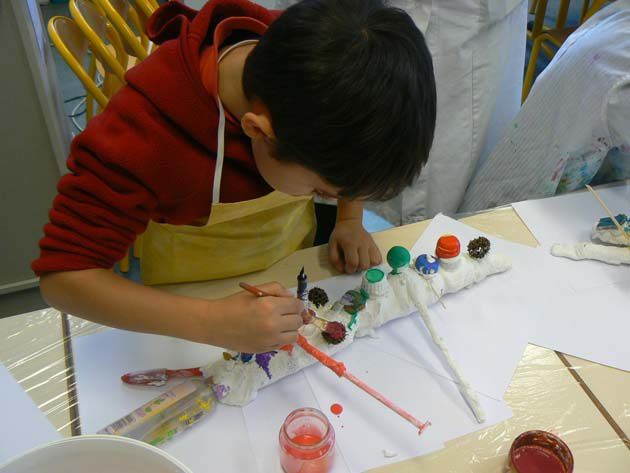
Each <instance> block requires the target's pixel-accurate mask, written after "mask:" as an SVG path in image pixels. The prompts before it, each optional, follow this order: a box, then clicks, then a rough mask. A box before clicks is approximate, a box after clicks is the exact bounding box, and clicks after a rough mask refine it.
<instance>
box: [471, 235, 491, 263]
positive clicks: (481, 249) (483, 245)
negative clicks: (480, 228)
mask: <svg viewBox="0 0 630 473" xmlns="http://www.w3.org/2000/svg"><path fill="white" fill-rule="evenodd" d="M489 251H490V240H488V239H487V238H486V237H482V236H480V237H479V238H475V239H474V240H470V243H468V254H469V255H470V257H471V258H475V259H481V258H483V257H484V256H486V255H487V254H488V252H489Z"/></svg>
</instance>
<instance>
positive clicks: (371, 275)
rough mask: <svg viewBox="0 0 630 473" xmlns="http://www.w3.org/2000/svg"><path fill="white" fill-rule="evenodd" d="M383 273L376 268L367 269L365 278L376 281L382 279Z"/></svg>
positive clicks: (368, 280)
mask: <svg viewBox="0 0 630 473" xmlns="http://www.w3.org/2000/svg"><path fill="white" fill-rule="evenodd" d="M384 277H385V273H384V272H383V271H381V270H380V269H378V268H372V269H368V270H367V271H366V273H365V279H367V282H369V283H372V284H374V283H377V282H380V281H382V280H383V278H384Z"/></svg>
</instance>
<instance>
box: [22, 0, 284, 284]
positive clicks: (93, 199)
mask: <svg viewBox="0 0 630 473" xmlns="http://www.w3.org/2000/svg"><path fill="white" fill-rule="evenodd" d="M277 16H278V12H271V11H269V10H266V9H265V8H263V7H260V6H258V5H256V4H253V3H251V2H249V1H246V0H213V1H210V2H208V3H207V4H206V5H205V7H203V9H202V10H201V11H199V12H197V11H196V10H192V9H190V8H188V7H186V6H184V5H182V4H180V3H177V2H170V3H167V4H165V5H163V6H162V7H161V8H160V9H158V10H157V11H156V12H155V14H154V15H153V16H152V17H151V19H150V20H149V22H148V25H147V33H148V35H149V37H150V38H151V39H152V40H153V41H154V42H155V43H157V44H160V45H161V46H160V47H159V48H158V49H157V50H156V51H155V52H154V53H153V54H151V55H150V56H149V57H148V58H147V59H146V60H145V61H143V62H142V63H141V64H140V65H138V66H137V67H135V68H133V69H131V70H130V71H129V72H128V73H127V75H126V79H127V85H126V86H125V87H123V88H122V89H121V90H120V91H119V92H118V93H117V94H116V95H115V96H114V97H113V98H112V99H111V101H110V102H109V104H108V106H107V107H106V108H105V110H104V111H103V112H102V113H100V114H99V115H97V116H96V117H94V118H93V119H92V120H91V121H90V122H89V124H88V126H87V127H86V129H85V131H84V132H83V133H81V134H80V135H79V136H77V137H76V138H75V139H74V141H73V142H72V147H71V151H70V156H69V158H68V168H69V169H70V171H71V172H70V173H69V174H66V175H65V176H63V177H62V178H61V179H60V181H59V184H58V186H57V190H58V194H57V196H56V198H55V200H54V202H53V207H52V210H51V211H50V222H49V223H48V224H46V226H45V227H44V234H45V235H44V237H43V238H42V240H41V241H40V243H39V246H40V249H41V253H40V257H39V258H38V259H37V260H35V261H34V262H33V264H32V268H33V270H34V271H35V273H36V274H37V275H42V274H45V273H49V272H53V271H69V270H81V269H88V268H111V267H112V266H113V265H114V264H115V263H116V262H117V261H119V260H120V259H121V258H122V257H123V256H124V254H125V252H126V251H127V249H128V248H129V246H130V245H131V243H132V242H133V241H134V239H135V238H136V236H137V235H138V234H140V233H142V232H143V231H144V230H145V228H146V226H147V224H148V222H149V220H154V221H157V222H160V223H171V224H176V225H177V224H180V225H181V224H189V223H191V222H193V221H194V220H196V219H199V218H207V217H208V215H209V214H210V203H211V199H212V182H213V177H214V165H215V159H216V147H217V126H218V121H219V111H218V107H217V103H216V96H217V71H218V67H217V51H218V49H219V47H220V46H221V45H223V44H225V43H229V42H231V40H232V39H233V38H235V37H239V36H243V35H244V34H245V35H248V36H249V37H251V36H252V34H253V35H254V36H261V35H262V34H264V32H265V31H266V29H267V26H268V25H269V24H270V23H271V22H272V21H273V20H274V19H275V18H276V17H277ZM202 52H203V54H202ZM202 58H203V59H202ZM202 65H203V70H204V77H203V78H202V74H201V68H202ZM225 135H226V136H225V144H226V145H225V162H224V167H223V176H222V185H221V202H237V201H241V200H248V199H253V198H256V197H260V196H262V195H264V194H266V193H268V192H269V191H270V190H271V189H270V188H269V186H268V185H267V184H266V183H265V182H264V181H263V179H262V177H261V176H260V175H259V173H258V171H257V169H256V166H255V163H254V160H253V156H252V152H251V144H250V141H249V139H248V138H247V137H246V136H245V135H244V134H243V132H242V130H241V127H240V125H239V123H238V121H236V120H234V119H233V118H232V117H230V116H229V115H228V117H227V121H226V131H225Z"/></svg>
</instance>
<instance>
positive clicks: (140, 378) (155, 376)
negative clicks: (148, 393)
mask: <svg viewBox="0 0 630 473" xmlns="http://www.w3.org/2000/svg"><path fill="white" fill-rule="evenodd" d="M201 377H203V373H202V372H201V369H200V368H182V369H176V370H169V369H167V368H157V369H153V370H145V371H133V372H131V373H125V374H123V375H122V376H121V377H120V379H122V380H123V382H124V383H126V384H134V385H143V386H164V385H165V384H166V383H167V382H168V381H170V380H172V379H175V378H201Z"/></svg>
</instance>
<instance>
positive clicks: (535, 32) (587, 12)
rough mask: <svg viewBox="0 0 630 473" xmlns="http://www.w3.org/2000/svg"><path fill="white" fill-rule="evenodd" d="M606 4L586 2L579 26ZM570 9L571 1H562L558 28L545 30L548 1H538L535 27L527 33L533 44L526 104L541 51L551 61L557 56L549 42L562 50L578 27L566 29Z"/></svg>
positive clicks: (525, 86)
mask: <svg viewBox="0 0 630 473" xmlns="http://www.w3.org/2000/svg"><path fill="white" fill-rule="evenodd" d="M606 2H607V0H594V1H593V4H592V5H591V4H590V0H584V3H583V4H582V16H581V18H580V21H579V24H580V25H581V24H582V23H584V22H585V21H586V20H588V19H589V18H590V17H591V16H593V15H594V14H595V13H597V12H598V11H599V10H600V9H601V8H602V7H603V6H604V5H605V4H606ZM568 7H569V0H562V2H561V4H560V9H559V12H558V17H557V19H556V27H555V28H554V29H549V28H544V25H543V20H544V17H545V11H546V9H547V0H537V2H536V19H535V20H534V26H533V28H532V30H531V31H528V32H527V35H528V38H530V39H532V40H533V42H532V51H531V54H530V57H529V63H528V64H527V71H526V72H525V78H524V80H523V93H522V97H521V99H522V102H525V99H526V98H527V96H528V95H529V92H530V90H531V88H532V85H533V83H534V74H535V72H536V63H537V62H538V56H540V51H541V50H542V51H544V52H545V54H546V55H547V56H548V57H549V59H552V58H553V56H554V55H555V50H554V49H553V48H551V47H550V46H549V45H548V44H547V42H548V43H551V44H553V45H554V46H556V47H557V48H560V47H561V46H562V45H563V44H564V42H565V41H566V40H567V38H568V37H569V36H570V35H571V33H573V32H574V31H575V30H576V29H577V26H573V27H565V24H566V18H567V11H568Z"/></svg>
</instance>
